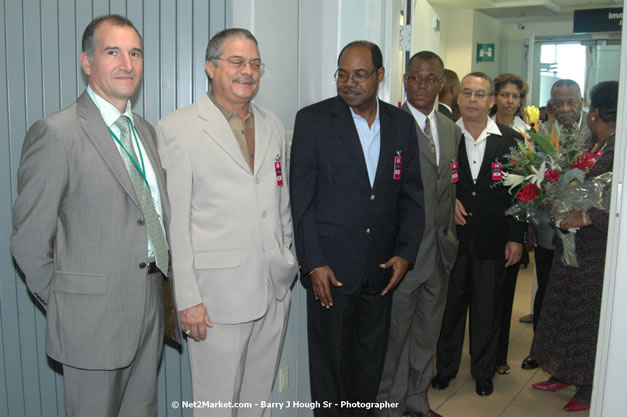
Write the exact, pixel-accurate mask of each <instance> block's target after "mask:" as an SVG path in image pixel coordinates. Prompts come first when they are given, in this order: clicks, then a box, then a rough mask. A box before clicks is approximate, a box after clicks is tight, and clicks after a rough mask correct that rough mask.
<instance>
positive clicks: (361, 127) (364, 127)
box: [349, 98, 381, 187]
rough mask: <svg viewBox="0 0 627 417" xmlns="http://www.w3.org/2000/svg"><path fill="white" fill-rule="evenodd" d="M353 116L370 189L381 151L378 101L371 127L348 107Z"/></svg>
mask: <svg viewBox="0 0 627 417" xmlns="http://www.w3.org/2000/svg"><path fill="white" fill-rule="evenodd" d="M349 109H350V110H351V114H352V115H353V122H354V123H355V128H356V129H357V134H358V135H359V142H361V150H362V151H363V152H364V159H365V160H366V168H367V169H368V178H369V179H370V187H372V186H373V185H374V177H375V175H376V174H377V165H378V164H379V152H380V151H381V123H380V122H379V99H378V98H377V115H376V116H375V118H374V122H373V123H372V126H368V121H367V120H366V119H364V118H363V117H361V116H360V115H358V114H357V113H355V112H354V111H353V109H352V107H350V106H349Z"/></svg>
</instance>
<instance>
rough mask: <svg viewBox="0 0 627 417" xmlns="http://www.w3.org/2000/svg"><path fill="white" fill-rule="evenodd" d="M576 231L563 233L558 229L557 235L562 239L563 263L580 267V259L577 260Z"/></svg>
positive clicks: (572, 266)
mask: <svg viewBox="0 0 627 417" xmlns="http://www.w3.org/2000/svg"><path fill="white" fill-rule="evenodd" d="M575 233H576V231H574V232H569V233H563V232H562V231H561V230H560V229H557V235H558V236H559V237H560V239H562V246H563V248H564V249H563V252H562V263H563V264H564V265H566V266H570V267H571V268H579V261H578V260H577V251H576V248H575Z"/></svg>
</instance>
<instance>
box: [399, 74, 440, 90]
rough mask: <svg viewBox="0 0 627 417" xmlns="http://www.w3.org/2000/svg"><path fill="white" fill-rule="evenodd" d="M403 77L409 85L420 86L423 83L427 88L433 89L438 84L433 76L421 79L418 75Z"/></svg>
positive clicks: (438, 80)
mask: <svg viewBox="0 0 627 417" xmlns="http://www.w3.org/2000/svg"><path fill="white" fill-rule="evenodd" d="M405 77H406V79H407V81H408V82H410V83H411V84H416V85H420V83H422V82H423V81H424V82H425V84H427V86H429V87H433V86H434V85H436V84H437V83H439V82H440V79H439V78H438V77H436V76H434V75H430V76H428V77H427V78H422V77H421V76H420V75H406V76H405Z"/></svg>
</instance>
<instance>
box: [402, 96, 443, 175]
mask: <svg viewBox="0 0 627 417" xmlns="http://www.w3.org/2000/svg"><path fill="white" fill-rule="evenodd" d="M407 106H408V107H409V111H411V114H412V115H413V116H414V119H415V120H416V123H418V126H419V127H420V130H422V133H425V123H426V122H427V118H428V119H429V124H430V125H431V136H433V143H434V144H435V162H436V164H437V165H438V166H440V135H439V134H438V119H437V118H436V117H435V106H433V109H432V110H431V113H429V115H428V116H425V115H424V113H422V112H421V111H420V110H418V109H417V108H415V107H414V106H412V105H411V103H410V102H409V101H408V102H407ZM425 136H426V135H425Z"/></svg>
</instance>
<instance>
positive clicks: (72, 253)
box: [11, 15, 169, 417]
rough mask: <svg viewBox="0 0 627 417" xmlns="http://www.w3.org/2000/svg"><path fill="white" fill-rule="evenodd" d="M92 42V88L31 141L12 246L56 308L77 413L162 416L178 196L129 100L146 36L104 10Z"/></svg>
mask: <svg viewBox="0 0 627 417" xmlns="http://www.w3.org/2000/svg"><path fill="white" fill-rule="evenodd" d="M82 50H83V51H82V53H81V58H80V61H81V66H82V68H83V71H84V72H85V74H86V75H87V79H88V83H89V86H88V87H87V91H85V92H84V93H83V94H82V95H81V96H80V97H79V98H78V99H77V101H76V102H75V103H74V104H72V105H71V106H69V107H67V108H66V109H64V110H61V111H60V112H58V113H55V114H53V115H50V116H48V117H46V118H45V119H43V120H39V121H38V122H36V123H35V124H34V125H33V126H32V127H31V128H30V129H29V131H28V133H27V135H26V138H25V139H24V145H23V148H22V159H21V162H20V167H19V170H18V189H19V195H18V197H17V200H16V202H15V206H14V211H13V225H14V231H13V235H12V241H11V244H12V252H13V256H14V257H15V260H16V262H17V264H18V265H19V267H20V268H21V269H22V271H23V272H24V275H25V278H26V283H27V285H28V288H29V289H30V291H31V292H32V293H33V294H34V296H35V297H36V298H37V299H38V301H39V302H40V303H41V305H42V306H43V308H44V309H45V310H46V320H47V328H46V353H47V354H48V356H50V357H51V358H52V359H54V360H56V361H58V362H60V363H61V364H62V365H63V374H64V392H65V412H66V415H67V416H70V417H73V416H76V417H78V416H81V417H84V416H90V417H114V416H128V417H138V416H140V417H141V416H145V417H149V416H150V417H154V416H155V415H156V414H157V402H156V400H157V368H158V365H159V361H160V359H161V352H162V349H163V334H164V329H163V323H164V284H165V282H164V273H167V271H168V265H169V254H168V246H167V242H166V235H165V230H166V227H165V226H167V220H168V211H169V206H168V199H167V195H166V192H165V177H164V172H163V170H162V168H161V163H160V162H159V156H158V154H157V147H156V143H155V133H154V130H153V128H152V127H151V126H150V125H149V124H148V123H147V122H146V121H145V120H144V119H142V118H141V117H140V116H138V115H137V114H135V113H133V112H132V110H131V104H130V100H129V99H130V98H131V96H132V95H133V94H135V92H136V91H137V88H138V87H139V85H140V81H141V76H142V70H143V56H142V39H141V36H140V35H139V33H138V32H137V29H135V27H134V26H133V24H132V23H131V22H130V21H129V20H128V19H126V18H124V17H121V16H117V15H111V16H103V17H100V18H97V19H95V20H94V21H92V22H91V23H90V24H89V25H88V26H87V28H86V29H85V32H84V34H83V39H82Z"/></svg>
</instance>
